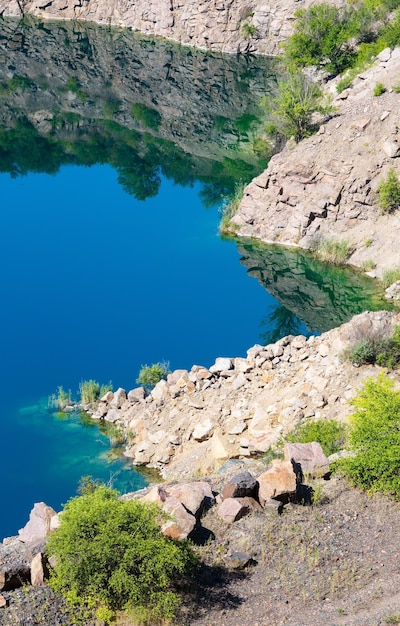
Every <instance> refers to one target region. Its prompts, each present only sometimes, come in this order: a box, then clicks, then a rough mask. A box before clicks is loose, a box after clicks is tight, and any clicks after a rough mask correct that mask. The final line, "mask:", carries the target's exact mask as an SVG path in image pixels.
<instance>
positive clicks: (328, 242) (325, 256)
mask: <svg viewBox="0 0 400 626" xmlns="http://www.w3.org/2000/svg"><path fill="white" fill-rule="evenodd" d="M313 252H314V254H316V255H317V256H318V258H319V259H320V260H321V261H323V262H324V263H330V264H332V265H343V264H344V263H346V260H347V258H348V257H349V255H350V245H349V242H348V241H347V240H346V239H334V238H331V239H320V240H319V241H317V242H316V244H315V246H314V247H313Z"/></svg>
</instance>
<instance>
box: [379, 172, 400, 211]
mask: <svg viewBox="0 0 400 626" xmlns="http://www.w3.org/2000/svg"><path fill="white" fill-rule="evenodd" d="M378 204H379V206H380V208H381V210H382V213H393V211H395V210H396V209H398V208H399V206H400V180H399V177H398V176H397V174H396V171H395V170H394V169H393V168H391V169H390V170H389V172H388V175H387V177H386V178H385V179H384V180H382V181H381V183H380V185H379V186H378Z"/></svg>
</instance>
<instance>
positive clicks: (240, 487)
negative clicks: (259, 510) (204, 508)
mask: <svg viewBox="0 0 400 626" xmlns="http://www.w3.org/2000/svg"><path fill="white" fill-rule="evenodd" d="M257 493H258V482H257V480H256V479H255V478H254V476H252V475H251V474H250V472H248V471H245V472H240V474H236V475H235V476H233V477H232V478H231V479H230V481H229V482H228V483H227V484H226V485H225V486H224V488H223V490H222V497H223V498H224V500H225V499H226V498H243V497H244V496H250V497H252V498H257Z"/></svg>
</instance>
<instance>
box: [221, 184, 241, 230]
mask: <svg viewBox="0 0 400 626" xmlns="http://www.w3.org/2000/svg"><path fill="white" fill-rule="evenodd" d="M244 188H245V184H244V183H243V182H242V181H239V182H237V183H236V184H235V190H234V192H233V194H232V195H231V197H230V198H229V200H228V201H227V202H225V203H224V204H223V206H222V209H221V222H220V225H219V229H220V232H221V233H225V234H228V233H232V225H231V224H230V221H231V219H232V217H233V216H234V215H235V213H236V211H237V210H238V208H239V204H240V203H241V201H242V198H243V193H244Z"/></svg>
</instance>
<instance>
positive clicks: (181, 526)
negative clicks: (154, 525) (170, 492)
mask: <svg viewBox="0 0 400 626" xmlns="http://www.w3.org/2000/svg"><path fill="white" fill-rule="evenodd" d="M163 509H164V511H165V512H166V513H168V515H170V516H171V518H172V519H170V520H168V521H167V522H165V524H163V526H162V528H161V531H162V533H163V534H164V535H165V536H166V537H170V538H171V539H177V540H179V541H183V540H184V539H187V538H188V537H189V535H190V533H191V532H192V531H193V529H194V527H195V526H196V518H195V516H194V515H192V514H191V513H190V512H189V511H188V510H187V509H186V508H185V507H184V506H183V504H182V503H181V502H179V500H177V499H176V498H173V497H170V498H168V499H167V500H166V502H165V503H164V504H163Z"/></svg>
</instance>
